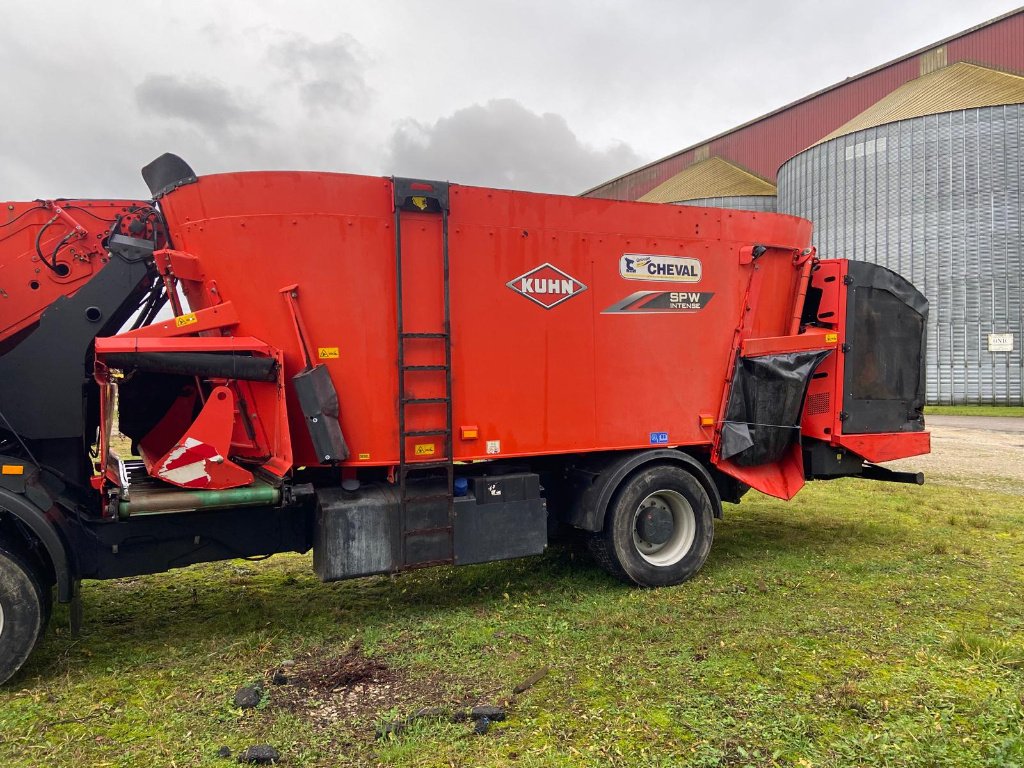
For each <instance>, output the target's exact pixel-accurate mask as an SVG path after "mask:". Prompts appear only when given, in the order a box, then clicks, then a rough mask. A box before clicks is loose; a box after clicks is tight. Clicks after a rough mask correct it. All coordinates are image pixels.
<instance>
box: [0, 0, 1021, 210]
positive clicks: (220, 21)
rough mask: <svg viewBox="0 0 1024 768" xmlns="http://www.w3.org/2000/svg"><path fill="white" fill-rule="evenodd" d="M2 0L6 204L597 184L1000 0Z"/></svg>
mask: <svg viewBox="0 0 1024 768" xmlns="http://www.w3.org/2000/svg"><path fill="white" fill-rule="evenodd" d="M0 1H2V10H3V14H2V19H3V21H2V24H0V73H2V79H0V105H2V107H0V200H3V199H32V198H36V197H54V196H66V197H67V196H125V197H146V196H147V193H146V188H145V186H144V185H143V183H142V180H141V177H140V176H139V170H138V169H139V168H140V167H141V166H143V165H145V164H146V163H147V162H149V161H150V160H151V159H153V158H154V157H156V156H157V155H159V154H161V153H162V152H165V151H172V152H176V153H177V154H180V155H181V156H182V157H184V158H185V159H186V160H187V161H188V162H189V163H190V164H191V165H192V166H193V168H195V170H196V172H198V173H200V174H206V173H215V172H220V171H231V170H254V169H277V168H292V169H320V170H331V171H348V172H357V173H370V174H380V175H390V174H393V173H394V174H398V175H406V176H425V177H432V178H446V179H451V180H453V181H461V182H464V183H473V184H486V185H493V186H508V187H517V188H522V189H530V190H536V191H546V192H566V193H577V192H580V191H582V190H583V189H585V188H587V187H590V186H593V185H595V184H597V183H599V182H601V181H604V180H606V179H609V178H611V177H613V176H616V175H618V174H619V173H623V172H625V171H628V170H630V169H632V168H635V167H637V166H638V165H641V164H642V163H645V162H649V161H651V160H654V159H657V158H659V157H661V156H663V155H666V154H669V153H671V152H674V151H676V150H679V149H682V148H683V147H685V146H688V145H690V144H694V143H697V142H699V141H701V140H703V139H706V138H709V137H710V136H713V135H714V134H716V133H719V132H721V131H724V130H727V129H728V128H731V127H733V126H735V125H738V124H739V123H742V122H745V121H747V120H750V119H751V118H754V117H757V116H759V115H761V114H763V113H765V112H768V111H771V110H773V109H775V108H777V107H780V106H782V105H784V104H786V103H788V102H790V101H793V100H795V99H798V98H800V97H802V96H805V95H807V94H809V93H811V92H813V91H815V90H818V89H820V88H823V87H826V86H828V85H831V84H833V83H836V82H838V81H840V80H843V79H844V78H846V77H848V76H851V75H855V74H858V73H860V72H862V71H864V70H865V69H869V68H871V67H874V66H876V65H878V64H882V63H884V62H885V61H888V60H889V59H892V58H896V57H898V56H900V55H903V54H905V53H909V52H910V51H912V50H914V49H916V48H920V47H922V46H925V45H928V44H930V43H932V42H935V41H937V40H939V39H941V38H943V37H946V36H948V35H951V34H955V33H956V32H959V31H961V30H963V29H966V28H968V27H970V26H973V25H975V24H978V23H980V22H983V21H986V20H988V19H990V18H992V17H994V16H997V15H999V14H1001V13H1005V12H1006V11H1009V10H1012V9H1013V8H1014V7H1016V6H1015V2H1001V1H998V0H974V1H973V2H969V3H965V2H963V0H929V1H927V2H926V1H924V0H912V1H908V2H898V0H895V1H894V0H888V1H886V0H857V1H856V2H840V3H824V2H809V1H808V0H789V1H787V2H763V1H758V0H743V1H739V0H736V1H730V0H720V1H719V2H696V1H694V0H691V1H690V2H682V1H681V0H677V1H676V2H669V0H632V1H630V2H627V1H626V0H621V1H620V2H608V1H604V0H565V1H564V2H560V1H558V0H547V2H543V1H542V0H519V1H518V2H511V1H509V2H487V1H486V0H475V1H474V0H458V1H455V0H453V1H451V2H445V1H444V0H408V1H407V2H397V1H395V2H385V1H383V0H372V1H370V2H368V1H366V0H363V1H362V2H346V1H344V0H335V2H330V1H329V0H288V2H272V1H271V0H202V1H197V0H175V2H158V1H157V0H132V2H111V1H110V0H93V1H92V2H84V0H64V2H58V3H52V2H49V3H47V2H39V0H0Z"/></svg>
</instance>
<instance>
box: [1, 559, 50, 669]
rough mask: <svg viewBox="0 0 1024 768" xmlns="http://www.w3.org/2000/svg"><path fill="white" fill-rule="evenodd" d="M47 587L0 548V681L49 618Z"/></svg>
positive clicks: (25, 565)
mask: <svg viewBox="0 0 1024 768" xmlns="http://www.w3.org/2000/svg"><path fill="white" fill-rule="evenodd" d="M49 608H50V590H48V589H46V588H45V587H44V586H43V584H42V581H41V580H40V578H39V574H38V572H37V569H35V568H33V567H32V566H31V565H30V564H29V563H28V562H27V561H26V560H24V559H23V558H22V557H21V556H20V555H16V554H14V553H12V552H9V551H8V550H6V549H2V548H0V685H2V684H3V683H5V682H7V680H8V679H10V678H11V677H12V676H13V675H14V674H15V673H16V672H17V671H18V670H19V669H21V666H22V665H23V664H24V663H25V661H26V660H27V659H28V657H29V654H31V653H32V650H33V649H34V648H35V647H36V643H38V642H39V639H40V638H41V637H42V635H43V632H44V631H45V629H46V623H47V620H48V618H49Z"/></svg>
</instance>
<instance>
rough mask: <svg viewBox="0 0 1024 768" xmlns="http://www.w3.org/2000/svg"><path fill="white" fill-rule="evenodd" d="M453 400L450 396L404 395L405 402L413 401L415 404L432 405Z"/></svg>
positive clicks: (403, 400)
mask: <svg viewBox="0 0 1024 768" xmlns="http://www.w3.org/2000/svg"><path fill="white" fill-rule="evenodd" d="M450 400H451V398H450V397H403V398H402V402H403V403H412V404H414V405H432V404H436V403H447V402H449V401H450Z"/></svg>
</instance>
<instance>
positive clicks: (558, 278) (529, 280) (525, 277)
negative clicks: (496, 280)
mask: <svg viewBox="0 0 1024 768" xmlns="http://www.w3.org/2000/svg"><path fill="white" fill-rule="evenodd" d="M505 285H507V286H508V287H509V288H511V289H512V290H513V291H515V292H516V293H518V294H519V295H520V296H525V297H526V298H528V299H529V300H530V301H532V302H533V303H535V304H540V306H542V307H544V309H551V308H552V307H557V306H558V305H559V304H561V303H562V302H563V301H568V300H569V299H571V298H572V297H573V296H575V295H576V294H578V293H583V291H585V290H587V286H585V285H584V284H583V283H581V282H580V281H579V280H577V279H576V278H575V277H570V276H569V275H567V274H566V273H565V272H563V271H562V270H560V269H559V268H558V267H556V266H554V265H552V264H541V265H540V266H539V267H534V268H533V269H531V270H530V271H529V272H524V273H523V274H521V275H520V276H519V277H515V278H513V279H511V280H509V281H508V282H507V283H505Z"/></svg>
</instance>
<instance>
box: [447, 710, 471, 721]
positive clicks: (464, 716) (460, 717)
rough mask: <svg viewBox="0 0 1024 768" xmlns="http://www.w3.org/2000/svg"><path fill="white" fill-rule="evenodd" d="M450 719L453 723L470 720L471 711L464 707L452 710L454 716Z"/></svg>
mask: <svg viewBox="0 0 1024 768" xmlns="http://www.w3.org/2000/svg"><path fill="white" fill-rule="evenodd" d="M448 719H449V720H451V721H452V722H453V723H464V722H466V721H467V720H469V712H467V711H466V710H464V709H457V710H455V711H454V712H452V716H451V717H450V718H448Z"/></svg>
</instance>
